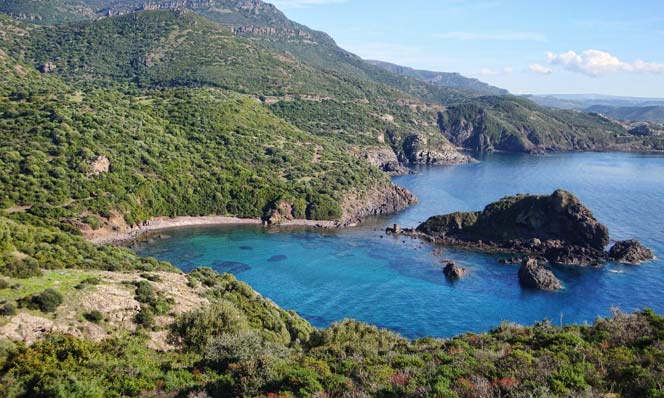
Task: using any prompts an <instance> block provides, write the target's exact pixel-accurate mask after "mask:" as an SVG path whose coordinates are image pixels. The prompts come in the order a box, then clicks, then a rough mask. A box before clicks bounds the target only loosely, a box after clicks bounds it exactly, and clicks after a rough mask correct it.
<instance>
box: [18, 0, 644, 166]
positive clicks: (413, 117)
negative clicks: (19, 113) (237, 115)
mask: <svg viewBox="0 0 664 398" xmlns="http://www.w3.org/2000/svg"><path fill="white" fill-rule="evenodd" d="M72 1H73V0H72ZM86 4H87V7H88V11H90V10H92V12H93V13H94V14H95V15H96V16H97V17H100V16H109V15H125V14H127V15H126V16H125V17H124V18H120V19H118V18H110V19H109V20H108V21H106V22H105V21H103V20H102V21H99V22H96V23H86V24H83V25H80V24H79V25H70V26H68V27H56V28H54V29H49V30H44V31H38V32H37V33H36V34H35V37H40V38H39V39H36V41H35V42H34V43H35V45H34V46H33V50H32V51H30V52H29V54H30V55H31V56H32V57H33V62H46V60H47V59H56V58H63V59H64V60H65V67H64V68H63V70H64V71H63V70H58V69H56V73H67V71H70V72H71V71H72V67H73V69H74V71H75V72H76V73H78V74H80V73H83V70H85V74H86V75H88V74H90V72H92V74H98V73H99V72H102V73H105V74H106V75H107V76H112V77H113V78H114V79H115V78H122V79H127V80H129V81H132V82H140V84H146V85H155V84H157V85H161V86H163V85H173V84H177V85H180V84H185V85H192V84H193V85H214V86H217V87H222V88H225V89H230V90H233V91H239V92H242V93H247V94H248V93H251V94H254V95H257V96H258V97H260V98H261V99H262V100H263V102H265V103H266V104H268V105H269V106H270V108H271V109H272V111H273V112H275V113H276V114H277V115H278V116H279V117H281V118H284V119H286V120H287V121H289V122H291V123H294V124H295V125H296V126H298V127H299V128H301V129H305V130H307V129H310V130H313V131H314V132H315V133H317V134H323V135H326V136H330V135H332V136H337V137H342V139H343V140H345V141H348V140H350V141H351V142H353V143H360V144H362V145H363V146H364V147H365V148H368V147H371V146H376V147H377V148H380V147H382V146H383V145H384V144H383V142H385V143H386V144H387V145H389V146H390V147H391V148H392V149H393V151H394V153H395V155H390V160H389V161H388V163H390V164H391V163H395V162H397V161H401V162H406V163H422V162H424V163H451V162H452V163H453V162H459V161H464V158H463V157H461V156H459V155H458V154H456V153H455V151H454V150H453V148H452V145H451V144H450V143H449V142H448V139H449V138H453V136H454V135H456V134H454V133H450V131H451V129H448V130H450V131H446V134H444V135H441V134H439V131H437V129H436V120H435V119H446V120H450V123H449V124H450V125H458V124H460V123H464V121H463V120H454V119H455V118H456V116H455V115H456V114H457V113H458V112H456V111H454V110H455V109H460V108H462V109H463V112H462V113H467V112H468V111H469V110H476V111H478V110H480V109H482V110H486V109H487V107H486V102H487V101H486V100H483V99H481V98H480V99H473V97H474V96H477V95H478V94H484V93H487V92H493V91H495V90H494V89H495V88H491V87H490V86H489V87H487V86H486V85H484V84H482V83H481V82H474V81H468V80H465V79H461V80H459V79H458V78H456V77H455V76H447V75H437V77H436V76H430V75H427V74H426V73H425V72H421V71H414V72H413V71H410V72H408V73H406V72H407V71H406V70H405V69H403V68H401V69H399V70H397V71H396V72H400V73H406V74H410V75H412V74H416V76H415V77H411V76H404V75H402V74H400V73H395V71H394V70H386V69H384V68H382V67H378V66H375V65H372V64H370V63H369V62H365V61H363V60H362V59H360V58H359V57H357V56H355V55H353V54H351V53H348V52H346V51H345V50H343V49H341V48H339V47H338V46H337V45H336V44H335V43H334V41H333V40H332V39H331V38H330V37H329V36H328V35H326V34H325V33H322V32H317V31H314V30H311V29H309V28H307V27H305V26H303V25H300V24H297V23H295V22H293V21H290V20H289V19H288V18H286V17H285V16H284V14H283V13H281V12H280V11H279V10H278V9H277V8H275V7H274V6H272V5H270V4H268V3H264V2H261V1H258V0H187V1H181V2H171V1H158V2H150V3H144V2H142V1H129V0H124V1H120V0H116V1H112V0H97V1H87V2H86ZM26 7H28V6H27V5H26ZM146 9H149V10H153V9H162V10H163V9H167V10H173V9H175V10H178V11H177V12H176V13H178V14H179V15H180V17H179V19H184V20H189V22H186V21H185V22H168V24H169V26H170V27H171V28H166V29H163V28H164V27H163V26H161V27H159V28H158V30H161V32H159V31H154V30H150V29H147V30H146V29H145V28H144V26H148V27H150V26H151V25H153V24H152V23H149V22H148V23H146V21H143V20H142V19H143V18H146V17H145V12H142V13H139V14H130V13H132V12H135V11H140V10H146ZM184 10H189V11H190V12H191V13H193V14H196V15H199V16H203V17H205V20H201V19H196V18H194V16H193V15H192V14H187V13H186V12H184ZM35 12H36V11H35ZM86 15H88V17H89V12H86V13H81V14H80V16H81V18H85V17H86ZM132 15H133V16H134V18H136V20H135V21H134V22H131V18H132ZM136 15H140V16H136ZM158 15H160V17H159V18H161V19H166V20H167V19H169V18H170V17H165V14H164V11H162V13H161V14H158ZM194 21H196V22H195V25H196V26H195V28H194V29H189V28H188V26H189V25H191V24H194ZM210 21H213V22H216V23H219V24H221V25H222V26H224V27H225V29H223V28H221V27H219V25H214V24H210ZM132 26H133V27H132ZM189 27H190V26H189ZM107 29H108V30H109V31H106V30H107ZM118 29H121V30H118ZM135 29H139V32H134V30H135ZM43 32H48V33H43ZM82 32H85V35H82ZM113 32H115V33H116V34H113ZM118 32H122V33H123V35H124V33H127V34H126V36H127V37H132V39H131V40H124V41H123V42H120V43H118V42H117V40H121V39H119V35H118V34H117V33H118ZM167 32H168V34H167ZM137 34H138V35H139V37H136V35H137ZM151 35H153V36H151ZM58 37H60V39H58ZM64 37H66V38H67V40H63V38H64ZM82 37H86V38H91V39H82ZM95 37H96V38H97V39H95ZM217 37H219V38H224V40H223V41H222V40H208V39H213V38H215V39H216V38H217ZM233 37H235V39H233ZM242 38H246V39H248V40H246V41H242ZM146 40H147V42H146ZM190 40H191V41H190ZM156 42H158V43H159V44H158V45H157V44H155V43H156ZM128 43H129V44H130V45H129V46H127V44H128ZM150 43H151V44H150ZM188 43H191V44H193V45H192V46H189V45H187V44H188ZM176 44H177V45H176ZM136 46H143V47H144V48H137V47H136ZM127 47H128V48H127ZM87 48H100V49H101V51H99V52H97V51H94V52H86V51H83V50H84V49H87ZM118 48H119V49H120V51H121V53H119V54H115V53H114V51H116V49H118ZM149 49H153V50H155V51H150V50H149ZM109 50H110V51H109ZM144 50H146V51H144ZM225 51H228V52H225ZM97 53H99V56H98V55H97ZM226 54H228V55H232V57H227V56H226ZM91 57H92V59H91ZM155 57H156V58H155ZM116 59H119V60H124V61H125V62H124V63H123V64H120V65H127V62H128V63H129V65H132V68H130V69H129V70H127V68H126V67H123V68H120V70H118V69H117V68H116V67H115V66H114V64H115V62H114V61H115V60H116ZM67 60H68V61H67ZM81 61H83V62H81ZM107 61H108V62H107ZM56 64H57V62H56ZM38 65H39V64H37V66H38ZM77 65H78V66H77ZM272 65H273V66H275V68H272V67H271V66H272ZM383 66H384V65H383ZM388 69H389V68H388ZM391 69H394V68H391ZM427 78H429V79H427ZM441 83H445V84H444V85H443V84H441ZM450 85H456V86H457V87H449V86H450ZM499 93H500V94H503V91H499ZM490 102H492V103H494V104H495V105H496V107H497V108H501V111H500V112H498V113H494V115H493V116H494V118H496V119H499V120H501V124H506V125H508V126H509V127H508V128H506V131H505V132H503V133H500V134H502V135H504V136H506V137H508V136H509V137H514V136H517V135H519V134H521V135H525V136H527V135H529V134H530V135H533V139H534V141H532V142H530V143H528V142H526V141H530V139H524V137H520V138H518V139H516V138H510V141H515V140H516V141H519V143H516V144H509V145H503V144H498V146H496V145H494V143H493V141H492V142H491V143H484V144H481V145H480V144H462V143H461V142H466V141H467V139H465V138H464V139H458V138H453V140H454V144H455V145H458V146H465V147H467V148H471V149H479V150H490V149H491V148H495V149H503V150H513V149H514V150H516V151H523V150H528V151H529V150H532V149H533V148H534V147H541V149H543V150H585V149H593V148H594V149H596V150H597V149H599V150H602V149H623V150H647V149H652V148H655V147H657V145H651V144H650V143H639V142H636V143H635V142H631V141H630V142H627V143H625V142H624V140H623V137H622V133H626V131H625V130H624V128H623V127H622V126H620V125H619V124H613V125H609V124H611V123H610V122H607V121H605V120H601V119H598V118H593V117H580V116H576V115H570V114H563V113H556V112H554V111H551V110H544V109H543V108H540V107H536V106H535V104H532V103H531V104H525V103H521V105H522V106H519V107H516V109H515V108H514V107H513V104H514V101H513V99H510V98H500V97H493V98H491V99H490ZM499 102H504V104H498V103H499ZM432 104H433V105H432ZM441 105H442V106H448V107H450V109H452V111H447V112H443V114H442V115H436V113H438V112H441V111H443V108H441ZM536 108H537V109H536ZM526 109H527V110H526ZM302 110H307V111H308V112H309V114H311V115H314V114H316V115H319V116H323V117H319V118H316V119H315V120H307V119H306V116H305V119H304V120H303V114H302V113H301V112H300V111H302ZM512 111H514V112H515V113H514V114H510V112H512ZM523 112H530V113H533V115H530V116H528V117H527V119H531V120H536V122H528V123H527V124H526V125H523V126H521V125H519V123H520V122H519V120H522V119H523V117H524V115H523ZM340 114H343V115H344V120H339V119H340V118H339V117H338V116H333V117H332V118H329V117H326V116H328V115H340ZM432 115H434V116H433V117H432ZM439 116H440V117H439ZM473 118H475V119H483V118H484V115H482V114H476V115H473ZM577 123H579V124H578V125H577ZM452 129H453V128H452ZM517 130H518V131H521V133H519V134H517V133H516V132H515V131H517ZM609 130H610V131H612V132H615V134H608V135H607V134H606V133H607V131H609ZM496 134H498V133H497V132H495V131H494V132H490V134H489V135H496ZM464 135H466V134H464ZM471 135H472V134H471ZM534 135H537V136H546V139H545V140H544V141H546V142H543V143H539V141H538V140H539V138H537V137H534ZM571 137H575V138H574V139H573V141H575V142H576V141H578V143H570V140H572V138H571ZM446 138H447V139H446ZM499 141H501V140H499ZM595 142H598V143H595ZM413 143H415V144H416V145H414V146H413V145H412V144H413ZM591 143H592V144H591ZM531 144H532V145H531ZM376 150H377V149H370V150H369V151H368V152H367V151H366V150H364V149H363V150H360V151H359V152H358V153H360V154H361V153H368V155H366V157H368V158H370V159H374V158H376V157H375V156H373V155H372V154H371V153H375V152H376ZM379 150H380V149H379ZM429 159H433V160H432V161H429ZM376 165H377V166H379V167H381V168H383V169H391V168H392V167H391V166H386V163H385V162H379V163H376Z"/></svg>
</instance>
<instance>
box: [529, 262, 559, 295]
mask: <svg viewBox="0 0 664 398" xmlns="http://www.w3.org/2000/svg"><path fill="white" fill-rule="evenodd" d="M519 282H520V283H521V285H522V286H524V287H527V288H530V289H539V290H547V291H556V290H560V288H561V287H562V285H561V283H560V281H559V280H558V278H556V276H555V275H554V274H553V272H551V271H549V270H548V269H546V268H544V267H543V266H541V265H540V264H539V262H538V261H537V260H536V259H534V258H525V259H524V260H523V262H522V263H521V268H520V269H519Z"/></svg>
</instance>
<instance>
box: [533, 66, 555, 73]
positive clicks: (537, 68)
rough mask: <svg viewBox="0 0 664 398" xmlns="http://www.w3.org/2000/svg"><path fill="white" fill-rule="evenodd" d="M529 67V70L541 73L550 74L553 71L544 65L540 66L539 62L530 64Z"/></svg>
mask: <svg viewBox="0 0 664 398" xmlns="http://www.w3.org/2000/svg"><path fill="white" fill-rule="evenodd" d="M529 68H530V70H531V71H533V72H535V73H539V74H542V75H550V74H551V73H553V69H551V68H547V67H546V66H542V65H540V64H531V65H530V66H529Z"/></svg>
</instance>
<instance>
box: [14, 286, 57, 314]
mask: <svg viewBox="0 0 664 398" xmlns="http://www.w3.org/2000/svg"><path fill="white" fill-rule="evenodd" d="M62 301H63V297H62V295H61V294H60V293H58V292H57V291H55V290H53V289H46V290H44V291H43V292H41V293H39V294H35V295H32V296H28V297H24V298H22V299H20V300H19V305H20V306H21V307H24V308H29V309H38V310H40V311H42V312H55V310H56V309H57V308H58V307H59V306H60V304H62Z"/></svg>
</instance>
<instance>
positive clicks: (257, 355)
mask: <svg viewBox="0 0 664 398" xmlns="http://www.w3.org/2000/svg"><path fill="white" fill-rule="evenodd" d="M287 353H288V351H287V350H286V349H285V348H284V347H283V346H281V345H277V344H275V343H271V342H268V341H266V340H265V339H263V338H262V337H261V336H260V335H259V334H258V332H256V331H253V330H252V331H245V332H240V333H224V334H221V335H219V336H217V337H215V338H214V339H211V340H210V343H209V344H208V347H207V350H206V352H205V363H206V364H207V366H209V367H211V368H212V369H215V370H217V371H222V372H229V373H230V374H231V376H232V377H233V379H234V380H235V383H234V385H233V393H234V394H235V396H254V395H256V393H257V392H258V391H260V390H261V389H262V388H263V387H264V386H265V385H267V384H268V383H269V382H271V381H273V380H274V378H275V371H274V368H275V365H276V363H277V362H278V360H279V359H280V358H285V357H286V355H287Z"/></svg>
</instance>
